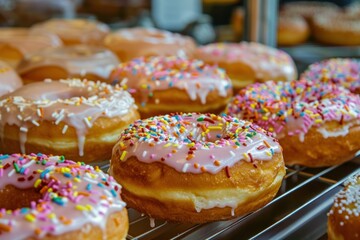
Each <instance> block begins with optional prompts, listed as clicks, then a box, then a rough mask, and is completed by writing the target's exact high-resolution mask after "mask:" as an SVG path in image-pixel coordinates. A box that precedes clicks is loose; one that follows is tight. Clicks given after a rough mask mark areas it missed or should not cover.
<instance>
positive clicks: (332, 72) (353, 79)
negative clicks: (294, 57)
mask: <svg viewBox="0 0 360 240" xmlns="http://www.w3.org/2000/svg"><path fill="white" fill-rule="evenodd" d="M300 79H304V80H307V81H320V82H325V83H327V82H331V83H334V84H339V85H341V86H343V87H345V88H347V89H349V90H350V91H351V92H353V93H357V94H360V60H357V59H351V58H331V59H326V60H324V61H321V62H317V63H313V64H311V65H310V66H309V67H308V68H307V70H306V71H305V72H304V73H302V74H301V76H300Z"/></svg>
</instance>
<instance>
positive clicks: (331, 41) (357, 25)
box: [313, 13, 360, 46]
mask: <svg viewBox="0 0 360 240" xmlns="http://www.w3.org/2000/svg"><path fill="white" fill-rule="evenodd" d="M313 29H314V32H313V35H314V38H315V40H316V41H318V42H320V43H323V44H328V45H346V46H358V45H360V14H358V15H350V14H345V13H337V14H321V15H316V16H314V18H313Z"/></svg>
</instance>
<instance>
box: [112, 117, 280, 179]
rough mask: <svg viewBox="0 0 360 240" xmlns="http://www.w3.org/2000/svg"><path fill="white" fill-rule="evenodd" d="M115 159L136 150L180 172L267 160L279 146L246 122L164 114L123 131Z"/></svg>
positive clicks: (214, 170)
mask: <svg viewBox="0 0 360 240" xmlns="http://www.w3.org/2000/svg"><path fill="white" fill-rule="evenodd" d="M114 150H116V151H119V152H118V153H119V156H120V159H119V161H126V160H127V159H129V158H130V157H132V156H135V157H136V158H137V159H139V161H141V162H145V163H152V162H161V163H163V164H166V165H168V166H170V167H172V168H174V169H176V170H177V171H179V172H189V173H196V174H199V173H202V172H210V173H212V174H215V173H217V172H219V171H220V170H221V169H223V168H225V167H231V166H233V165H234V164H235V163H237V162H239V161H241V160H244V161H248V162H253V163H254V164H255V165H256V161H259V160H271V159H272V158H273V155H274V154H275V153H277V152H281V148H280V145H279V143H278V142H277V140H276V139H274V138H272V137H271V134H270V133H268V132H266V131H265V130H263V129H261V128H260V127H258V126H256V125H254V124H251V123H250V122H246V121H242V120H238V119H236V118H232V117H230V116H225V115H224V116H217V115H214V114H195V113H194V114H192V113H188V114H182V115H175V114H174V115H165V116H158V117H153V118H149V119H146V120H138V121H136V122H135V123H134V124H132V125H130V127H129V128H127V129H125V130H124V132H123V133H122V134H121V136H120V139H119V142H118V145H117V146H116V147H115V148H114Z"/></svg>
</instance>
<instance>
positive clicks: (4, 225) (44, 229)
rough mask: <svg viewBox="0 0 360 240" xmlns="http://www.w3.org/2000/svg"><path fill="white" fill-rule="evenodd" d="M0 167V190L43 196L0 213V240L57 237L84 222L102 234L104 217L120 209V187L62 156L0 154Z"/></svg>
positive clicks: (96, 172)
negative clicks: (32, 190)
mask: <svg viewBox="0 0 360 240" xmlns="http://www.w3.org/2000/svg"><path fill="white" fill-rule="evenodd" d="M0 166H1V168H0V169H1V171H0V179H1V181H0V189H3V188H4V187H5V186H7V185H11V186H14V187H16V188H19V189H29V188H35V189H36V190H37V191H38V192H42V193H41V197H40V199H39V200H38V201H36V202H31V203H29V206H24V207H23V208H20V209H16V210H8V209H0V213H1V217H0V225H1V230H2V231H1V236H0V238H1V239H28V238H30V237H34V238H42V237H44V236H46V235H60V234H63V233H67V232H71V231H74V230H78V229H80V228H81V227H83V226H84V225H85V224H92V225H94V226H99V227H100V228H101V229H102V230H104V231H105V226H106V219H107V217H108V216H109V215H110V214H112V213H114V212H118V211H121V210H122V209H123V208H124V207H125V203H124V202H123V201H122V200H121V198H120V192H121V186H120V185H119V184H118V183H116V182H115V181H114V179H113V178H112V177H111V176H108V175H107V174H105V173H103V172H101V171H100V170H99V169H98V168H93V167H92V166H88V165H84V164H83V163H76V162H73V161H71V160H66V159H65V158H64V157H63V156H46V155H44V154H41V153H39V154H30V155H21V154H12V155H0ZM5 229H7V230H5ZM104 235H106V234H105V232H104Z"/></svg>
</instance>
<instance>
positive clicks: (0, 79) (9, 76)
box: [0, 61, 22, 97]
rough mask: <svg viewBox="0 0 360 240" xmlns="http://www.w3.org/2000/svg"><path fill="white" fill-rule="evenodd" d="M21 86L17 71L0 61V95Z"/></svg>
mask: <svg viewBox="0 0 360 240" xmlns="http://www.w3.org/2000/svg"><path fill="white" fill-rule="evenodd" d="M21 86H22V81H21V79H20V77H19V76H18V75H17V73H16V72H15V71H14V69H12V68H11V67H10V66H9V65H8V64H6V63H5V62H2V61H0V97H1V96H2V95H5V94H7V93H10V92H13V91H14V90H15V89H17V88H19V87H21Z"/></svg>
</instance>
